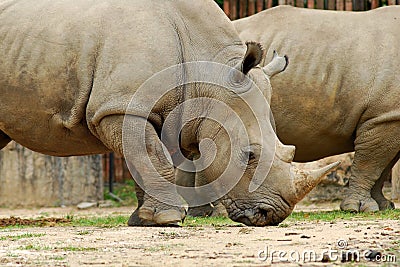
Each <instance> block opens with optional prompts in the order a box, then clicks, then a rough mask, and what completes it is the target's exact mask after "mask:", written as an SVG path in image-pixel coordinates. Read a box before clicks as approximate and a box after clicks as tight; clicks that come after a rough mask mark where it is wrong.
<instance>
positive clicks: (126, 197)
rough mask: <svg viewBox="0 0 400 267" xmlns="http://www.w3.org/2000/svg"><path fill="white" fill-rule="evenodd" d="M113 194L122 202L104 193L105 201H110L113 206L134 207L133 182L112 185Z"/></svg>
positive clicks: (135, 200) (134, 192)
mask: <svg viewBox="0 0 400 267" xmlns="http://www.w3.org/2000/svg"><path fill="white" fill-rule="evenodd" d="M113 191H114V192H113V194H114V195H116V196H118V197H119V198H121V199H122V202H118V201H116V200H115V199H114V198H113V197H111V196H110V195H109V194H108V192H104V199H105V200H112V201H113V202H114V205H115V206H136V205H137V198H136V191H135V181H133V180H127V181H126V182H124V183H120V184H114V190H113Z"/></svg>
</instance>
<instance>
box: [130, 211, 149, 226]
mask: <svg viewBox="0 0 400 267" xmlns="http://www.w3.org/2000/svg"><path fill="white" fill-rule="evenodd" d="M138 213H139V209H136V210H135V211H134V212H133V213H132V215H131V217H130V218H129V220H128V225H129V226H155V225H156V224H155V223H154V222H152V221H146V220H142V219H140V218H139V214H138Z"/></svg>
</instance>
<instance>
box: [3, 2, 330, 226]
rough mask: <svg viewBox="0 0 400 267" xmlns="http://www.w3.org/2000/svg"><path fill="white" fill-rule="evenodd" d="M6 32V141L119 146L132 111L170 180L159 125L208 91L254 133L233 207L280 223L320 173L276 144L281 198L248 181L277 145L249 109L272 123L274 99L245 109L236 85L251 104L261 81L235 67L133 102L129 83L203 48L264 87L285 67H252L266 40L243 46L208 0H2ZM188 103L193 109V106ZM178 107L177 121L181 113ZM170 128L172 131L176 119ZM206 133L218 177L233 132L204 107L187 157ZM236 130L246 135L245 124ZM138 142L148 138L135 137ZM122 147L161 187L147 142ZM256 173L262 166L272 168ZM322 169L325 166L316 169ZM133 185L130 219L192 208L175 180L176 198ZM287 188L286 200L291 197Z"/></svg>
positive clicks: (253, 218) (33, 145) (240, 216)
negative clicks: (214, 80)
mask: <svg viewBox="0 0 400 267" xmlns="http://www.w3.org/2000/svg"><path fill="white" fill-rule="evenodd" d="M0 40H1V41H0V93H1V98H0V148H2V147H4V146H5V145H6V144H7V143H8V142H9V141H11V140H15V141H16V142H18V143H20V144H22V145H24V146H26V147H28V148H30V149H32V150H34V151H38V152H41V153H44V154H48V155H54V156H70V155H86V154H95V153H106V152H109V151H115V152H117V153H120V154H122V152H123V145H122V128H123V127H122V125H123V118H124V115H125V114H128V116H127V118H128V119H127V121H128V123H129V124H128V125H129V126H130V127H131V128H130V129H132V133H131V134H132V136H133V137H134V138H133V143H132V144H131V145H132V147H140V145H141V144H142V143H143V142H142V139H141V138H140V137H141V134H142V132H141V131H140V130H141V128H140V127H141V126H142V125H145V129H146V134H145V139H146V142H145V143H146V149H143V150H147V152H148V153H149V156H150V159H151V161H152V162H153V164H154V167H155V172H158V173H160V174H162V176H163V178H165V179H166V180H167V181H170V182H174V180H175V177H174V167H173V165H172V164H171V163H170V161H168V157H167V156H166V155H165V153H164V150H163V144H162V143H161V141H160V139H159V136H158V134H159V131H160V129H161V127H162V125H163V120H164V119H165V118H166V117H167V115H168V114H169V113H170V111H171V110H173V109H174V107H176V106H177V105H179V104H180V103H182V102H183V101H185V100H187V99H188V98H195V97H202V96H205V97H209V98H214V99H216V100H219V101H222V102H224V103H225V104H227V105H228V106H230V107H232V109H234V110H235V111H236V113H237V114H238V116H239V117H240V119H241V120H242V121H245V122H246V127H247V128H246V130H247V132H248V133H249V139H250V144H251V146H250V147H249V146H246V147H243V149H241V150H240V151H238V152H237V153H236V154H235V155H236V157H235V158H234V160H236V161H235V164H237V165H239V164H245V166H246V165H247V166H248V167H247V170H246V172H245V174H244V175H243V177H242V180H241V181H240V182H239V184H238V185H237V186H236V187H234V189H232V191H231V192H229V193H228V194H227V195H226V196H224V203H225V205H226V208H227V209H228V211H229V213H230V216H231V218H233V219H235V220H238V221H244V222H245V223H247V224H249V225H259V226H262V225H268V224H276V223H277V222H279V221H280V220H282V218H285V217H286V216H287V215H288V214H289V213H290V211H291V208H292V206H293V203H294V201H295V200H296V197H298V196H299V194H300V193H302V192H303V191H304V190H308V188H307V186H305V187H304V188H300V186H301V185H302V183H306V184H314V183H316V182H317V178H314V179H311V178H312V176H313V175H308V173H305V172H301V171H298V170H292V166H291V164H290V163H288V162H289V161H290V160H291V157H292V156H293V155H292V154H293V152H294V149H293V148H292V147H284V146H281V147H280V148H279V151H277V153H276V156H275V157H276V158H277V162H278V163H276V164H278V165H279V168H278V169H276V170H274V171H273V172H275V173H279V175H280V176H282V177H284V179H286V180H287V183H290V184H291V185H293V190H292V191H290V190H289V191H287V190H286V189H287V187H285V190H286V191H287V192H286V193H285V194H284V195H283V196H282V199H281V202H282V203H279V205H281V207H280V208H279V209H277V210H275V211H271V210H270V206H268V205H267V204H268V203H267V204H265V199H267V200H268V199H269V197H270V196H271V194H275V193H276V194H278V193H279V192H278V191H276V192H275V191H271V190H272V189H270V188H269V187H268V186H267V185H266V184H263V185H262V186H260V188H259V189H258V190H256V191H254V192H253V193H249V192H248V183H249V181H250V179H251V177H252V175H253V173H254V169H255V167H256V166H261V168H262V167H263V165H266V164H265V163H264V162H263V159H260V153H261V150H262V149H269V150H271V149H272V150H273V147H265V146H264V147H263V144H267V143H268V142H266V140H268V138H272V139H269V140H274V139H275V138H276V136H275V135H274V133H270V134H268V136H261V133H260V131H259V128H258V125H257V123H256V122H255V121H254V120H255V118H254V116H255V115H256V116H257V117H258V118H265V120H264V122H262V125H267V124H268V123H269V120H268V115H269V113H268V110H266V109H262V108H258V109H257V108H256V107H255V108H253V111H254V115H253V113H252V112H250V111H249V109H248V108H247V106H245V104H244V102H243V100H242V99H241V98H239V97H237V95H236V94H235V93H236V92H237V93H239V92H240V93H242V94H243V95H244V96H243V98H244V99H246V101H248V102H249V103H252V104H253V105H254V106H256V103H258V102H259V101H260V99H259V97H258V96H259V95H258V94H256V92H258V89H257V88H256V86H255V85H253V86H250V87H246V88H245V90H244V89H243V88H241V87H240V85H241V83H240V81H239V83H235V82H237V81H238V80H237V76H235V77H233V75H232V77H226V79H228V80H229V79H230V80H232V81H234V82H233V83H232V84H234V85H235V86H236V87H235V86H233V91H231V90H228V89H221V88H220V87H217V86H214V85H210V84H208V85H206V86H204V85H203V86H197V85H196V84H190V85H187V86H186V87H185V88H184V89H185V90H182V88H181V87H179V88H176V90H173V91H172V92H170V93H169V94H168V95H166V96H165V97H164V98H162V99H161V100H160V101H159V102H158V103H157V104H156V105H155V106H154V108H153V110H152V113H151V114H150V117H147V114H146V116H144V115H143V110H142V109H141V106H146V105H152V104H154V103H146V101H145V100H143V102H140V103H138V105H137V106H135V107H133V108H130V109H129V110H126V108H127V106H128V103H129V101H130V100H131V98H132V96H133V94H134V93H135V92H136V91H137V89H138V88H139V87H140V86H141V85H142V84H143V83H144V82H145V81H146V80H147V79H148V78H149V77H151V76H152V75H153V74H155V73H157V72H159V71H161V70H163V69H165V68H168V67H170V66H173V65H175V64H179V63H183V62H189V61H196V60H199V61H213V62H218V63H222V64H228V65H231V66H236V67H237V69H238V70H241V71H242V72H243V74H245V75H247V76H248V77H251V78H252V79H253V80H254V81H255V82H256V83H257V85H258V86H259V87H260V89H261V90H262V91H263V92H265V96H266V97H267V99H269V96H270V90H271V88H270V85H269V80H268V75H272V74H273V73H274V72H279V71H281V70H283V69H280V70H275V71H274V70H273V72H272V73H269V74H268V69H266V70H263V69H261V68H259V67H257V68H255V69H252V68H253V67H255V66H256V65H257V64H258V63H259V62H260V61H261V60H262V56H263V51H262V50H261V49H260V48H259V46H258V45H257V44H249V45H248V50H247V54H246V46H245V45H244V44H243V43H242V41H241V40H240V39H239V36H238V35H237V33H236V31H235V30H234V28H233V26H232V24H231V22H230V21H229V20H228V19H227V18H226V16H225V15H224V14H223V12H222V11H221V10H220V9H219V8H218V7H217V6H216V4H215V3H214V1H212V0H207V1H187V0H181V1H178V0H176V1H150V0H149V1H122V0H81V1H66V0H37V1H30V0H25V1H23V0H20V1H0ZM245 54H246V58H244V56H245ZM284 65H286V63H285V64H284ZM264 72H266V73H264ZM243 74H242V75H240V77H244V75H243ZM244 93H245V94H244ZM149 94H151V92H149ZM256 98H257V99H256ZM192 108H195V109H196V110H198V109H202V110H203V111H204V113H207V112H210V113H212V112H218V111H215V110H213V106H207V105H205V106H201V107H192ZM183 112H184V113H185V112H187V113H190V112H191V110H190V107H189V108H188V109H186V110H184V111H183ZM181 115H182V116H184V115H185V114H181ZM175 119H176V120H177V123H179V119H180V118H179V117H176V118H175ZM229 119H230V118H226V120H227V121H229ZM170 131H171V133H174V129H170ZM167 133H169V131H168V129H167ZM136 136H137V138H136ZM203 138H212V139H213V140H214V141H215V143H216V144H217V150H218V153H217V155H216V158H215V161H214V162H213V164H212V165H211V166H210V167H209V168H207V169H206V170H205V171H204V173H205V175H206V176H207V179H208V181H209V182H211V181H212V180H213V179H216V177H218V174H219V173H220V172H221V171H223V170H222V169H223V167H224V166H225V165H226V158H227V157H226V156H225V155H226V154H227V153H228V152H229V146H230V143H229V139H228V138H227V136H226V133H225V132H224V131H220V130H219V127H218V126H215V125H213V124H212V123H211V122H210V121H209V120H206V119H203V120H196V121H193V123H191V124H188V125H186V127H185V128H184V129H183V132H182V138H181V140H180V141H181V143H180V149H182V151H184V153H186V155H187V156H188V157H189V156H190V155H193V154H196V153H197V152H198V149H197V147H198V144H199V141H200V140H201V139H203ZM237 138H238V140H239V144H241V142H242V139H243V138H242V136H237ZM135 142H141V143H140V144H139V143H137V144H136V145H135ZM272 143H274V142H272ZM246 144H247V143H246ZM133 150H134V149H133ZM124 152H125V156H126V157H127V158H128V159H131V162H130V163H132V164H133V165H134V168H135V170H136V172H137V175H138V177H139V178H140V179H141V180H143V181H144V186H145V187H148V188H151V189H156V190H159V191H160V192H163V188H158V187H160V185H159V184H156V183H153V184H146V181H149V180H151V179H150V178H154V177H157V176H158V174H157V173H155V172H153V171H152V170H150V169H149V168H148V166H145V165H144V164H143V161H142V159H143V158H144V157H146V151H141V150H139V151H130V150H129V151H124ZM287 155H289V156H287ZM279 157H283V159H284V160H286V161H284V160H282V159H280V158H279ZM240 160H241V161H240ZM239 161H240V162H239ZM324 171H325V170H322V172H324ZM261 173H263V174H264V175H266V173H267V171H266V170H264V171H262V172H261ZM296 174H299V175H297V176H296ZM317 176H322V174H321V171H320V172H319V173H317ZM297 177H299V179H298V178H297ZM310 177H311V178H310ZM313 177H315V175H314V176H313ZM300 178H301V179H300ZM296 186H297V187H296ZM281 189H282V188H277V189H276V190H281ZM137 190H138V191H137V195H138V198H139V207H138V209H137V210H136V211H135V212H134V213H133V214H132V216H131V218H130V220H129V224H130V225H168V224H175V223H177V222H179V221H181V220H182V219H183V218H184V216H185V211H184V209H183V207H182V203H181V202H180V198H179V196H178V194H177V193H176V192H164V194H165V196H164V197H165V198H167V199H169V200H172V201H174V204H173V205H169V204H165V203H162V202H160V201H158V200H157V199H155V198H153V197H151V196H149V195H147V194H145V193H144V192H143V191H142V190H141V189H140V188H137ZM299 192H300V193H299ZM273 196H274V195H273ZM284 197H286V198H288V199H289V201H288V202H285V201H284Z"/></svg>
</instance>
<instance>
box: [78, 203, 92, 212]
mask: <svg viewBox="0 0 400 267" xmlns="http://www.w3.org/2000/svg"><path fill="white" fill-rule="evenodd" d="M76 207H77V208H78V209H81V210H83V209H90V208H93V207H97V202H81V203H79V204H78V205H77V206H76Z"/></svg>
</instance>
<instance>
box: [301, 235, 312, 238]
mask: <svg viewBox="0 0 400 267" xmlns="http://www.w3.org/2000/svg"><path fill="white" fill-rule="evenodd" d="M300 238H311V236H308V235H302V236H300Z"/></svg>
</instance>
